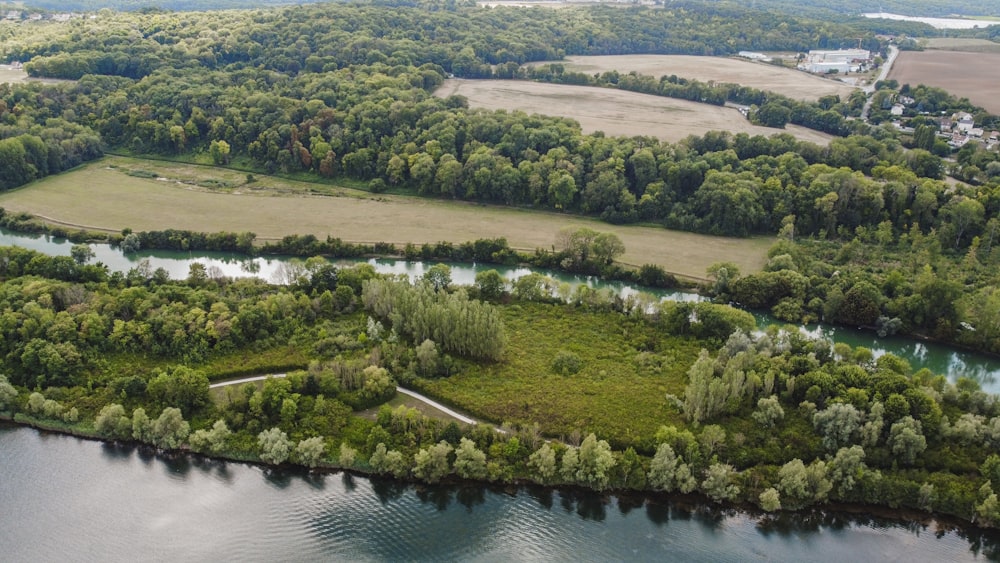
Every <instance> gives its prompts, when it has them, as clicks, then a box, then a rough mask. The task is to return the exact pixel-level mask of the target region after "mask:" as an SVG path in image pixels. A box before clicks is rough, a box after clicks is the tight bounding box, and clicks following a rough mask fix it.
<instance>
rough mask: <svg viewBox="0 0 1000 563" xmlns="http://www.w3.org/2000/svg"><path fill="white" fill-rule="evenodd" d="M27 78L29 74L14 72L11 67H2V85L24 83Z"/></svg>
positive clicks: (20, 71)
mask: <svg viewBox="0 0 1000 563" xmlns="http://www.w3.org/2000/svg"><path fill="white" fill-rule="evenodd" d="M27 78H28V73H26V72H24V71H23V70H13V69H11V68H10V66H9V65H0V84H13V83H15V82H24V81H25V80H26V79H27Z"/></svg>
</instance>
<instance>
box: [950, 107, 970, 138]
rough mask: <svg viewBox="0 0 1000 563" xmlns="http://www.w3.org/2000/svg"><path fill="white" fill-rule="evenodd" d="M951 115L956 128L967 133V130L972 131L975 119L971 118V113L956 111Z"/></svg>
mask: <svg viewBox="0 0 1000 563" xmlns="http://www.w3.org/2000/svg"><path fill="white" fill-rule="evenodd" d="M951 117H952V119H954V120H955V126H956V127H957V128H958V130H959V131H964V132H966V133H968V132H969V131H972V129H973V127H975V126H976V120H975V119H973V117H972V115H971V114H968V113H966V112H964V111H963V112H959V113H956V114H955V115H953V116H951Z"/></svg>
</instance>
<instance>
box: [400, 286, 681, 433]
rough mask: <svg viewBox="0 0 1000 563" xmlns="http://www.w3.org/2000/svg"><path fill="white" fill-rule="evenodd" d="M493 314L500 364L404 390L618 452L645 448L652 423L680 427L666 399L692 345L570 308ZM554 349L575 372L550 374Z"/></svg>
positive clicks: (648, 327) (677, 386)
mask: <svg viewBox="0 0 1000 563" xmlns="http://www.w3.org/2000/svg"><path fill="white" fill-rule="evenodd" d="M499 311H500V313H501V315H502V316H503V322H504V325H505V326H506V329H507V330H506V332H507V337H508V339H509V343H508V346H507V352H506V353H505V354H504V360H503V361H502V362H500V363H496V364H484V365H479V364H475V365H471V366H469V367H468V368H467V369H464V370H462V371H461V372H460V373H458V374H455V375H452V376H450V377H444V378H438V379H420V380H418V381H417V383H415V384H414V385H415V386H416V387H417V388H418V389H419V390H421V391H426V392H427V394H429V395H430V396H432V397H436V398H442V399H444V400H445V401H446V402H451V403H453V404H457V405H461V406H462V407H463V408H465V409H467V410H468V411H469V412H470V413H471V414H472V415H473V416H477V417H481V418H484V419H487V420H490V421H493V422H495V423H501V422H504V421H506V422H512V423H523V424H529V425H530V424H532V423H535V422H537V423H538V424H539V425H540V426H541V428H542V431H543V432H545V433H546V434H548V435H553V436H560V435H562V436H568V435H569V434H570V433H571V432H572V431H573V430H575V429H583V430H584V431H585V432H596V433H597V435H598V436H600V437H602V438H606V439H608V440H610V441H612V443H614V444H615V445H616V446H617V447H622V448H624V447H627V446H637V445H640V443H642V442H643V441H644V440H645V441H646V442H647V443H645V447H647V448H648V447H650V446H651V445H652V444H651V443H649V442H650V440H649V438H650V437H651V436H653V434H655V433H656V430H657V429H658V428H659V427H660V425H662V424H681V421H680V417H679V414H678V413H677V410H676V409H673V408H671V407H670V405H669V402H668V401H667V399H666V395H667V393H672V394H682V393H683V391H684V385H685V383H686V380H687V376H686V373H687V370H688V369H689V368H690V366H691V364H692V363H693V362H694V360H695V358H697V357H698V351H699V349H700V348H701V344H700V343H699V342H696V341H694V340H691V339H686V338H682V337H676V336H670V335H667V334H666V333H664V332H663V331H661V330H658V329H657V328H656V327H655V326H654V325H652V324H650V323H645V322H641V321H640V322H637V321H635V320H632V319H628V318H627V317H625V316H622V315H614V314H612V315H602V314H594V313H589V312H586V311H583V310H581V309H578V308H568V307H562V306H553V305H544V304H538V303H519V304H518V305H515V306H506V307H501V308H500V309H499ZM569 335H572V338H567V336H569ZM560 349H562V350H565V351H567V352H571V353H574V354H576V355H577V356H578V357H579V358H580V361H581V364H582V367H581V369H580V371H579V372H578V373H575V374H572V375H557V374H555V373H553V371H552V369H551V362H552V358H553V357H554V356H555V355H556V353H557V352H558V351H559V350H560ZM643 362H645V367H643ZM654 364H655V365H656V366H658V367H652V366H653V365H654Z"/></svg>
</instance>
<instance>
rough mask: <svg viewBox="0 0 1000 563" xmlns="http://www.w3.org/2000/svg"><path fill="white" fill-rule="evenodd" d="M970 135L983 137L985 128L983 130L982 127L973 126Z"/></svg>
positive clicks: (978, 137)
mask: <svg viewBox="0 0 1000 563" xmlns="http://www.w3.org/2000/svg"><path fill="white" fill-rule="evenodd" d="M969 136H970V137H976V138H977V139H982V138H983V130H982V128H980V127H973V128H972V129H969Z"/></svg>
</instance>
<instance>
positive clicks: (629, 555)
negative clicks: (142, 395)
mask: <svg viewBox="0 0 1000 563" xmlns="http://www.w3.org/2000/svg"><path fill="white" fill-rule="evenodd" d="M0 451H3V452H4V454H5V457H4V460H5V463H4V468H5V470H6V471H7V472H6V473H5V479H3V480H2V481H0V505H2V506H3V507H4V509H5V512H6V513H9V514H17V515H18V516H17V518H8V519H7V520H5V525H4V526H2V527H0V544H2V545H3V546H4V554H5V557H6V558H7V559H8V560H10V561H34V560H38V559H44V560H56V559H58V558H59V557H60V554H65V553H70V552H75V553H77V554H80V555H81V556H86V557H87V558H88V559H93V560H101V561H108V562H118V561H121V562H123V563H124V562H127V561H136V560H143V561H163V562H168V561H177V560H184V559H188V560H190V559H198V560H203V559H204V560H209V559H212V560H214V559H219V558H222V559H240V560H252V559H269V560H271V559H273V560H280V559H283V558H284V559H287V558H288V557H290V555H289V554H291V556H292V557H294V558H295V559H296V560H299V561H323V560H326V561H329V560H338V561H340V560H344V561H371V560H378V561H396V560H407V559H409V560H412V559H420V560H447V561H458V560H463V561H466V560H503V561H511V560H524V559H532V560H544V561H569V560H588V561H589V560H602V561H612V560H637V561H638V560H644V561H652V560H669V559H681V560H684V561H708V560H711V561H719V562H734V563H735V562H740V561H751V560H757V559H761V558H769V559H773V560H781V561H797V560H809V561H817V562H821V561H822V562H826V561H829V562H831V563H835V562H836V561H843V560H850V559H852V558H858V559H859V560H867V559H870V558H872V557H877V556H879V555H880V554H886V556H887V557H888V556H890V555H891V557H895V558H904V559H908V560H914V561H917V560H927V559H929V558H930V559H934V560H936V561H954V562H960V561H961V562H965V561H970V562H974V561H982V560H983V559H984V557H985V558H987V559H988V558H989V557H990V556H989V555H984V554H988V553H991V552H995V550H996V547H995V546H996V545H997V541H996V539H995V538H994V537H993V536H991V535H990V533H989V532H988V531H981V530H978V529H971V530H968V531H967V532H964V533H960V531H949V530H946V529H937V528H935V525H936V524H934V523H932V524H930V527H929V528H924V527H923V526H922V525H921V526H914V525H908V524H905V523H902V522H898V521H896V520H880V519H877V518H869V517H865V516H863V515H862V516H852V515H850V514H842V513H816V514H805V513H797V514H791V513H789V514H779V515H771V516H761V517H756V516H753V515H751V514H746V513H743V512H742V511H737V510H734V509H719V508H715V507H712V506H710V505H701V504H698V503H688V502H682V501H671V500H668V499H661V498H655V497H650V498H646V497H639V496H620V497H619V496H611V495H595V494H589V493H586V492H585V491H570V490H566V491H557V490H553V489H544V488H538V487H526V488H516V487H500V486H498V487H489V486H477V485H457V486H442V485H436V486H430V485H407V484H404V483H401V482H397V481H394V480H389V479H381V478H371V479H369V478H367V477H364V476H359V475H352V474H347V473H340V474H326V473H323V474H317V473H306V472H304V471H297V470H295V471H282V470H277V471H275V470H270V469H264V468H261V467H258V466H254V465H247V464H242V463H229V462H224V461H214V460H210V459H207V458H200V457H197V456H181V455H177V456H172V457H158V456H154V455H152V454H151V453H150V452H149V451H146V450H145V449H137V448H130V447H114V446H108V445H103V444H98V443H95V442H90V441H81V440H77V439H75V438H72V437H62V436H58V435H55V434H45V433H39V432H37V431H34V430H31V429H28V428H24V427H19V426H12V425H6V424H0ZM39 475H44V476H45V478H44V479H39V478H38V476H39ZM81 483H85V484H86V486H81ZM95 498H111V499H114V503H113V505H114V506H113V510H107V511H104V512H103V513H102V515H101V518H99V519H98V518H94V516H93V515H94V499H95ZM223 523H224V524H223ZM109 529H114V530H115V531H116V533H115V534H114V535H113V536H107V538H106V541H101V542H94V541H92V539H93V538H94V537H105V536H102V534H107V530H109Z"/></svg>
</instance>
